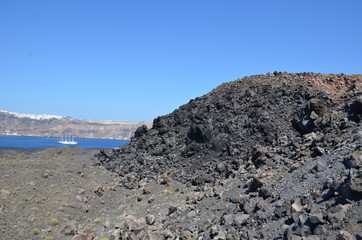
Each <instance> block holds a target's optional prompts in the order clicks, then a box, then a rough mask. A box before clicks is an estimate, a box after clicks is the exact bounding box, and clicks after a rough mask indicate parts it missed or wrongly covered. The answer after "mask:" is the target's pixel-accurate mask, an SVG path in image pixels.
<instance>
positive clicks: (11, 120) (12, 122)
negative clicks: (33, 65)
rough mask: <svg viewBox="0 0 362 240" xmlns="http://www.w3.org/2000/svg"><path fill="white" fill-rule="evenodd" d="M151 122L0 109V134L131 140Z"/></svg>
mask: <svg viewBox="0 0 362 240" xmlns="http://www.w3.org/2000/svg"><path fill="white" fill-rule="evenodd" d="M141 125H146V126H148V127H150V126H151V125H152V122H147V121H144V122H131V121H97V120H81V119H75V118H71V117H64V116H59V115H47V114H23V113H14V112H8V111H4V110H0V135H20V136H40V137H61V136H62V135H68V136H70V135H72V136H74V137H79V138H104V139H122V140H127V139H131V137H132V136H133V135H134V132H135V131H136V129H137V128H138V127H139V126H141Z"/></svg>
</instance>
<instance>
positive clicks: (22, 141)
mask: <svg viewBox="0 0 362 240" xmlns="http://www.w3.org/2000/svg"><path fill="white" fill-rule="evenodd" d="M59 140H60V139H59V138H56V137H29V136H0V148H49V147H64V146H67V145H65V144H61V143H58V141H59ZM74 140H75V141H77V142H78V143H77V144H76V145H72V146H77V147H81V148H85V149H88V148H115V147H120V146H123V145H126V144H127V143H128V142H129V140H115V139H97V138H75V139H74Z"/></svg>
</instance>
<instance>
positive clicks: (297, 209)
mask: <svg viewBox="0 0 362 240" xmlns="http://www.w3.org/2000/svg"><path fill="white" fill-rule="evenodd" d="M302 209H303V206H302V204H300V202H294V203H293V204H292V210H293V211H294V212H297V213H298V212H300V211H302Z"/></svg>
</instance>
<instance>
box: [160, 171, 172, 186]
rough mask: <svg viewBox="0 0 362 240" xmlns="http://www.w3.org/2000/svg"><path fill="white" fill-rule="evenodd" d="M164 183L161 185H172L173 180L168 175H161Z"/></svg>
mask: <svg viewBox="0 0 362 240" xmlns="http://www.w3.org/2000/svg"><path fill="white" fill-rule="evenodd" d="M161 178H162V181H161V184H166V185H169V184H170V183H171V181H172V180H171V178H170V177H169V176H168V175H167V173H164V174H162V175H161Z"/></svg>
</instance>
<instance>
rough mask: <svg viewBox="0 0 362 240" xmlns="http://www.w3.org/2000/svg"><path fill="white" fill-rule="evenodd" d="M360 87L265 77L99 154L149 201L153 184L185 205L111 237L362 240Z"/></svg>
mask: <svg viewBox="0 0 362 240" xmlns="http://www.w3.org/2000/svg"><path fill="white" fill-rule="evenodd" d="M361 90H362V75H344V74H315V73H300V74H290V73H281V72H274V73H273V74H266V75H255V76H250V77H245V78H243V79H238V80H236V81H233V82H229V83H225V84H223V85H221V86H219V87H218V88H216V89H214V90H213V91H211V92H210V93H208V94H206V95H204V96H202V97H199V98H196V99H194V100H191V101H190V102H189V103H188V104H186V105H183V106H181V107H180V108H179V109H177V110H175V111H174V112H172V113H170V114H168V115H165V116H162V117H158V118H156V119H155V120H154V122H153V127H152V128H151V129H148V128H147V127H146V126H143V127H140V128H138V129H137V131H136V133H135V136H134V138H133V139H132V141H131V142H130V143H129V144H128V145H126V146H124V147H120V148H116V149H113V150H112V151H101V152H100V153H99V154H98V155H97V158H98V159H99V160H100V162H101V163H102V165H103V166H104V167H105V168H107V169H109V170H112V171H113V172H115V173H117V174H118V175H119V177H120V184H121V185H122V188H123V189H124V191H126V189H127V190H129V191H136V192H137V191H138V192H139V193H142V194H143V196H146V197H142V195H141V197H140V200H139V203H140V206H142V203H144V201H147V203H148V202H149V201H150V200H149V199H148V200H146V199H147V196H149V194H151V193H152V194H155V193H154V192H152V191H153V190H152V189H153V188H154V187H155V186H169V187H171V189H170V192H169V195H171V196H174V197H175V200H174V203H172V204H171V203H167V204H169V206H168V208H166V209H162V208H161V209H160V212H159V213H157V214H156V213H152V214H150V213H148V214H146V215H144V216H141V215H142V214H141V215H140V212H141V211H140V212H138V214H136V215H137V219H134V221H131V222H127V221H126V222H124V223H123V224H121V225H119V226H117V231H118V232H117V234H116V235H115V236H112V238H113V239H362V218H361V216H362V207H361V204H362V168H361V167H362V148H361V146H362V126H361V120H362V92H361ZM157 184H158V185H157ZM172 184H174V185H172ZM145 198H146V199H145ZM165 201H166V202H167V200H166V199H165ZM167 204H166V205H167ZM149 207H150V209H152V201H151V203H149ZM162 211H164V212H162ZM165 212H166V213H165Z"/></svg>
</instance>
